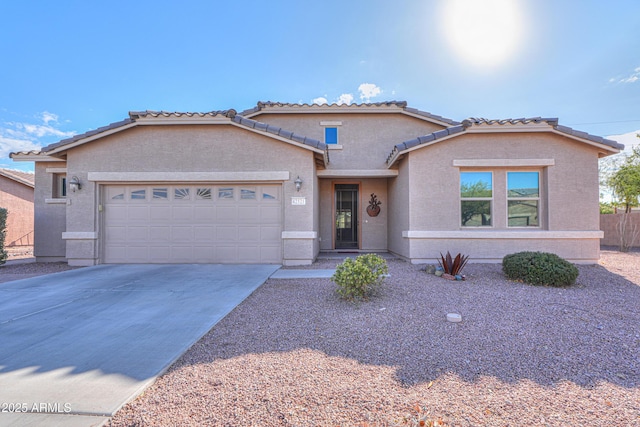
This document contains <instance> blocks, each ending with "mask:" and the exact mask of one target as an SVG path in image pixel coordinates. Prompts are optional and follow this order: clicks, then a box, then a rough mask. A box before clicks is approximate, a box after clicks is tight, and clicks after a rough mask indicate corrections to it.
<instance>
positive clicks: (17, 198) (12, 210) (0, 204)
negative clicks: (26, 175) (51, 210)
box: [0, 176, 34, 247]
mask: <svg viewBox="0 0 640 427" xmlns="http://www.w3.org/2000/svg"><path fill="white" fill-rule="evenodd" d="M33 191H34V190H33V188H32V187H29V186H28V185H25V184H22V183H20V182H17V181H14V180H12V179H9V178H7V177H4V176H0V208H5V209H7V210H8V212H9V213H8V215H7V234H6V235H5V240H4V244H5V246H7V247H9V246H29V245H33Z"/></svg>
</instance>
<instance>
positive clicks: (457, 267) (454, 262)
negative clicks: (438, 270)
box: [437, 251, 469, 276]
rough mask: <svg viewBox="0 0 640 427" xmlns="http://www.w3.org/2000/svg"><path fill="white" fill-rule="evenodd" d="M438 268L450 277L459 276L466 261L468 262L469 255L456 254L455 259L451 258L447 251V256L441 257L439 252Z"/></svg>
mask: <svg viewBox="0 0 640 427" xmlns="http://www.w3.org/2000/svg"><path fill="white" fill-rule="evenodd" d="M437 261H438V264H440V267H442V269H443V270H444V272H445V274H450V275H452V276H455V275H458V274H460V272H461V271H462V269H463V268H464V266H465V265H467V261H469V255H462V254H460V253H459V254H458V255H456V257H455V258H452V257H451V254H450V253H449V251H447V255H442V252H440V259H438V260H437Z"/></svg>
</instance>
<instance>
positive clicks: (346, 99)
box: [336, 93, 353, 105]
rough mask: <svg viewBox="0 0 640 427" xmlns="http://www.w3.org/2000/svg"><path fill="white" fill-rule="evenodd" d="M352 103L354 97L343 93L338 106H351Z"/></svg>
mask: <svg viewBox="0 0 640 427" xmlns="http://www.w3.org/2000/svg"><path fill="white" fill-rule="evenodd" d="M352 102H353V95H351V94H350V93H343V94H342V95H340V96H339V97H338V100H337V101H336V103H337V104H338V105H342V104H351V103H352Z"/></svg>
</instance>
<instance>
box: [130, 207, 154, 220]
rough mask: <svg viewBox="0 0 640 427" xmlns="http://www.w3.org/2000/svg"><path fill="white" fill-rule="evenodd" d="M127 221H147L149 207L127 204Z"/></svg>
mask: <svg viewBox="0 0 640 427" xmlns="http://www.w3.org/2000/svg"><path fill="white" fill-rule="evenodd" d="M127 220H128V221H148V220H149V207H148V206H128V215H127Z"/></svg>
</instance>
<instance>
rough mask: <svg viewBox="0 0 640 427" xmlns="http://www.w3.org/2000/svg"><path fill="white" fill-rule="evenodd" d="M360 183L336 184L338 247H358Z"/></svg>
mask: <svg viewBox="0 0 640 427" xmlns="http://www.w3.org/2000/svg"><path fill="white" fill-rule="evenodd" d="M358 187H359V186H358V184H336V187H335V189H336V249H358Z"/></svg>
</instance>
